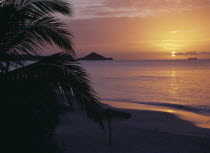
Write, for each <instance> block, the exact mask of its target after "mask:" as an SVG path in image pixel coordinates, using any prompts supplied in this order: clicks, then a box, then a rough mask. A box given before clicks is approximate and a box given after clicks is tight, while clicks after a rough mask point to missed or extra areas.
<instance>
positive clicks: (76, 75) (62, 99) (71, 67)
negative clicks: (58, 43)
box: [2, 53, 104, 125]
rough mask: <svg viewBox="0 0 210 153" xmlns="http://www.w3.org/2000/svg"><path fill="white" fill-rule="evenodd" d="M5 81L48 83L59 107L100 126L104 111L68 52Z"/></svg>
mask: <svg viewBox="0 0 210 153" xmlns="http://www.w3.org/2000/svg"><path fill="white" fill-rule="evenodd" d="M2 77H3V78H7V79H8V80H20V81H23V80H25V81H42V82H46V83H47V84H49V85H48V86H49V87H50V91H52V94H53V95H56V97H57V98H56V100H57V102H56V103H58V105H60V106H65V107H68V109H70V110H75V109H77V110H84V111H85V112H86V113H87V115H88V117H90V118H91V119H93V120H95V121H97V122H99V123H100V124H101V125H102V124H103V117H104V109H103V107H102V106H101V103H100V102H99V100H98V97H97V95H96V93H95V92H94V90H93V89H92V87H91V86H90V81H89V79H88V76H87V74H86V71H85V70H84V69H83V68H82V67H80V66H79V64H78V63H77V62H76V60H74V59H73V57H72V56H70V55H69V54H67V53H58V54H55V55H52V56H49V57H47V58H45V59H43V60H41V61H39V62H37V63H34V64H31V65H29V66H25V67H22V68H19V69H16V70H14V71H11V72H9V73H7V74H6V77H5V75H3V76H2Z"/></svg>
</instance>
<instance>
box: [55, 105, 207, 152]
mask: <svg viewBox="0 0 210 153" xmlns="http://www.w3.org/2000/svg"><path fill="white" fill-rule="evenodd" d="M103 103H106V104H109V105H110V106H111V105H112V106H117V105H118V104H119V103H116V102H110V101H103ZM122 107H123V106H122ZM126 107H127V108H129V107H128V106H126ZM131 107H132V106H130V108H129V109H122V108H121V109H120V108H115V109H119V110H122V111H125V112H129V113H131V114H132V118H131V119H129V120H118V119H114V120H112V140H113V144H112V145H108V144H107V141H106V140H107V137H106V134H105V133H104V132H103V130H101V128H100V126H99V125H97V124H95V123H94V122H92V121H90V120H88V119H87V118H86V117H84V116H83V115H82V114H79V113H67V114H65V115H63V116H62V117H61V123H60V125H59V126H58V128H57V130H56V137H57V139H58V140H59V142H61V143H60V144H61V145H62V147H63V148H64V149H65V153H210V129H208V128H202V127H198V126H196V125H195V124H194V123H193V122H190V121H187V120H184V119H182V118H181V117H178V116H177V115H175V114H172V113H170V111H169V112H164V111H162V112H161V111H158V110H140V109H139V110H137V109H138V108H136V109H132V108H131ZM143 109H144V108H143Z"/></svg>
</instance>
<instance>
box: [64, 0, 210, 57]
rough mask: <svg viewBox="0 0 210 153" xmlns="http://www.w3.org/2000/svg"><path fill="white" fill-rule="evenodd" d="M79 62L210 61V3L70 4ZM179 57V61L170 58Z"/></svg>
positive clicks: (92, 0)
mask: <svg viewBox="0 0 210 153" xmlns="http://www.w3.org/2000/svg"><path fill="white" fill-rule="evenodd" d="M68 1H69V2H70V3H71V4H72V8H73V11H74V13H73V17H71V18H67V19H65V20H66V22H67V24H68V27H69V29H70V30H71V31H72V32H73V34H74V36H75V39H74V40H73V41H74V45H75V50H76V53H77V56H78V57H81V56H83V55H86V54H88V53H90V52H93V51H95V52H98V53H100V54H102V55H105V56H108V57H113V58H115V59H186V58H189V57H198V58H210V0H68ZM172 52H176V56H171V53H172Z"/></svg>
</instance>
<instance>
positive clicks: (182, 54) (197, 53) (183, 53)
mask: <svg viewBox="0 0 210 153" xmlns="http://www.w3.org/2000/svg"><path fill="white" fill-rule="evenodd" d="M176 55H177V56H179V55H181V56H188V55H210V52H197V51H189V52H178V53H176Z"/></svg>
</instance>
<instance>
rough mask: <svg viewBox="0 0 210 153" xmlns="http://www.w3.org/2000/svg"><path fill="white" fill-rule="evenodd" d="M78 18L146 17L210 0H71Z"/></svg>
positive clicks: (201, 6)
mask: <svg viewBox="0 0 210 153" xmlns="http://www.w3.org/2000/svg"><path fill="white" fill-rule="evenodd" d="M70 2H71V3H72V4H73V6H74V8H75V11H76V13H75V14H76V18H94V17H136V16H138V17H145V16H151V15H157V14H162V13H170V12H176V13H178V12H182V11H185V10H191V9H194V8H204V7H209V6H210V0H141V1H140V0H71V1H70Z"/></svg>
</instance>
